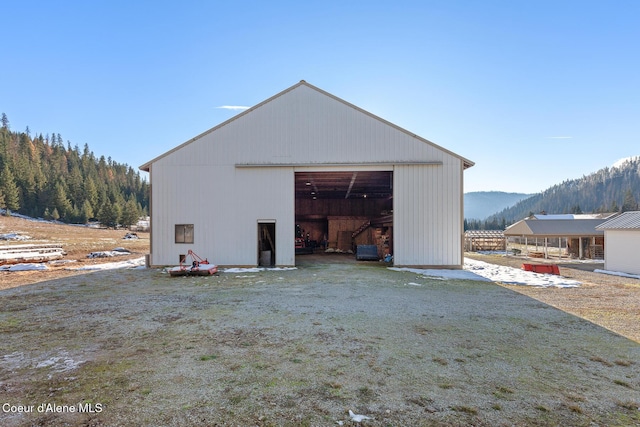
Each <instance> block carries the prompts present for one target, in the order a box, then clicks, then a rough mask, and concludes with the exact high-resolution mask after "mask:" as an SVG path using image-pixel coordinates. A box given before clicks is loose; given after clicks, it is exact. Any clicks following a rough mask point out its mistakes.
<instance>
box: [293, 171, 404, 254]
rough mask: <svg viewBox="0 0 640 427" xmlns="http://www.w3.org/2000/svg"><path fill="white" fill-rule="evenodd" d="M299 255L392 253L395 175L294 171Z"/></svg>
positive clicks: (388, 172) (363, 172)
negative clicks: (371, 248)
mask: <svg viewBox="0 0 640 427" xmlns="http://www.w3.org/2000/svg"><path fill="white" fill-rule="evenodd" d="M295 221H296V242H295V244H296V254H305V253H314V252H320V251H327V250H328V252H339V253H340V252H345V253H351V252H352V251H353V252H355V251H356V249H357V247H358V245H375V246H376V247H377V251H378V257H379V258H384V257H385V256H386V255H388V254H392V253H393V172H392V171H349V172H344V171H341V172H296V174H295Z"/></svg>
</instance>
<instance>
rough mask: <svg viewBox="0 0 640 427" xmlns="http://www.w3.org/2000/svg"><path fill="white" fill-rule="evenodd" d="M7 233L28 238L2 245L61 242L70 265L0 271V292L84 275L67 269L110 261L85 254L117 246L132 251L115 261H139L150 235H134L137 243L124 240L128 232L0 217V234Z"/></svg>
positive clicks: (146, 250)
mask: <svg viewBox="0 0 640 427" xmlns="http://www.w3.org/2000/svg"><path fill="white" fill-rule="evenodd" d="M6 233H18V234H20V235H25V236H29V237H31V238H30V239H29V240H26V241H0V245H2V246H8V245H22V244H38V243H60V244H62V248H63V249H64V251H65V252H66V254H67V255H66V256H65V257H64V260H66V261H73V263H69V264H51V265H50V268H49V269H48V270H47V271H25V272H4V271H3V272H0V289H8V288H13V287H16V286H22V285H27V284H31V283H38V282H43V281H47V280H54V279H60V278H63V277H68V276H74V275H77V274H84V272H82V271H75V270H70V269H67V268H68V267H70V266H73V265H76V263H81V264H97V263H103V262H112V261H113V258H97V259H89V258H87V255H88V254H89V253H91V252H97V251H110V250H112V249H114V248H116V247H123V248H126V249H128V250H129V251H131V255H127V256H123V257H118V260H126V259H131V258H139V257H141V256H144V254H147V253H149V233H145V232H138V233H137V234H138V236H139V237H140V239H138V240H123V237H124V235H125V234H126V233H127V230H113V229H103V228H89V227H84V226H77V225H65V224H52V223H47V222H38V221H29V220H26V219H22V218H15V217H6V216H0V234H6Z"/></svg>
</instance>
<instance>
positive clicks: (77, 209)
mask: <svg viewBox="0 0 640 427" xmlns="http://www.w3.org/2000/svg"><path fill="white" fill-rule="evenodd" d="M0 208H2V209H4V210H5V212H6V214H9V213H10V212H12V211H13V212H17V213H20V214H23V215H27V216H30V217H34V218H44V219H50V220H58V221H62V222H66V223H80V224H85V223H87V222H89V221H93V220H98V221H100V223H102V224H103V225H105V226H107V227H115V226H116V225H118V224H120V225H123V226H130V225H133V224H136V223H137V221H138V219H139V218H140V217H141V216H146V215H148V209H149V185H148V183H147V182H146V181H145V180H143V179H142V178H141V177H140V173H139V172H137V171H134V170H133V168H132V167H131V166H128V165H126V164H120V163H117V162H115V161H113V160H112V159H111V157H108V158H105V157H104V156H100V157H99V158H96V156H95V155H94V153H93V152H92V151H91V150H90V149H89V146H88V145H87V144H85V145H84V148H83V149H82V151H81V150H80V149H79V147H78V146H77V145H76V146H73V147H72V146H71V142H69V141H67V143H66V146H65V144H64V142H63V139H62V136H61V135H60V134H59V133H51V134H45V135H42V134H37V135H34V136H32V135H31V131H30V130H29V127H27V128H26V130H25V131H24V132H13V131H12V130H11V128H10V123H9V119H8V117H7V115H6V114H5V113H2V122H1V127H0Z"/></svg>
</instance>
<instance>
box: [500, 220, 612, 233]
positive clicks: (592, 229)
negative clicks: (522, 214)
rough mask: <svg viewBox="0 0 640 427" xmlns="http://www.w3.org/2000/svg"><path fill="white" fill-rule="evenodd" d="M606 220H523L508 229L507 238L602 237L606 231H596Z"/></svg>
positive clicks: (506, 231)
mask: <svg viewBox="0 0 640 427" xmlns="http://www.w3.org/2000/svg"><path fill="white" fill-rule="evenodd" d="M605 221H606V219H604V218H600V219H546V220H544V221H540V220H537V219H523V220H522V221H518V222H516V223H515V224H513V225H511V226H510V227H507V229H506V230H505V231H504V235H505V236H536V237H572V236H573V237H589V236H602V235H604V231H602V230H599V229H596V227H597V226H599V225H600V224H602V223H603V222H605Z"/></svg>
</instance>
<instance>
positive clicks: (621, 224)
mask: <svg viewBox="0 0 640 427" xmlns="http://www.w3.org/2000/svg"><path fill="white" fill-rule="evenodd" d="M597 228H598V229H599V230H619V229H625V230H628V229H640V211H633V212H623V213H622V214H620V215H618V216H616V217H614V218H611V219H610V220H608V221H605V222H604V223H602V224H600V225H599V226H598V227H597Z"/></svg>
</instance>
